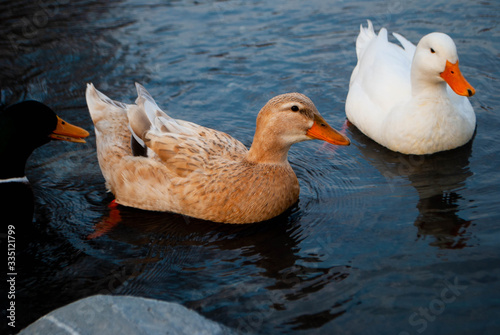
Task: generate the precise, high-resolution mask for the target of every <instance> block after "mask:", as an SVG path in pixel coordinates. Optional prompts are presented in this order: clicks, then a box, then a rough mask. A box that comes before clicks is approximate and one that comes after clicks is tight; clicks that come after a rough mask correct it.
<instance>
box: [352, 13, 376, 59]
mask: <svg viewBox="0 0 500 335" xmlns="http://www.w3.org/2000/svg"><path fill="white" fill-rule="evenodd" d="M366 21H367V22H368V27H366V28H365V27H363V25H360V27H359V35H358V38H357V39H356V55H357V56H358V59H360V58H361V56H362V54H363V51H364V50H365V49H366V47H367V46H368V44H369V43H370V42H371V40H372V39H374V38H375V37H377V35H376V34H375V30H373V23H372V21H370V20H366Z"/></svg>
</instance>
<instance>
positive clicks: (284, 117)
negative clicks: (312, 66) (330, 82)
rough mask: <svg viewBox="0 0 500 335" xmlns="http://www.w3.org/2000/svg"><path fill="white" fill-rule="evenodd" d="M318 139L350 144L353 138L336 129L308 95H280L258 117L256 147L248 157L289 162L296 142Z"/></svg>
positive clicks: (268, 161)
mask: <svg viewBox="0 0 500 335" xmlns="http://www.w3.org/2000/svg"><path fill="white" fill-rule="evenodd" d="M313 139H318V140H322V141H326V142H328V143H331V144H335V145H349V144H350V141H349V139H348V138H347V137H346V136H345V135H343V134H341V133H340V132H338V131H337V130H335V129H333V128H332V127H331V126H330V125H329V124H328V123H327V122H326V121H325V119H324V118H323V117H322V116H321V115H320V114H319V112H318V110H317V109H316V106H314V104H313V102H312V101H311V100H310V99H309V98H308V97H307V96H305V95H303V94H300V93H287V94H282V95H278V96H276V97H274V98H272V99H271V100H269V101H268V103H267V104H266V105H265V106H264V107H263V108H262V109H261V111H260V112H259V115H258V116H257V127H256V130H255V135H254V140H253V143H252V147H251V148H250V151H249V152H248V156H247V159H248V160H249V161H255V162H260V163H285V162H286V161H287V154H288V150H289V149H290V146H291V145H292V144H294V143H298V142H302V141H308V140H313Z"/></svg>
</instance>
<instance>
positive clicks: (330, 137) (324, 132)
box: [306, 115, 351, 145]
mask: <svg viewBox="0 0 500 335" xmlns="http://www.w3.org/2000/svg"><path fill="white" fill-rule="evenodd" d="M306 135H307V136H309V137H311V138H314V139H317V140H322V141H325V142H328V143H331V144H335V145H349V144H351V141H350V140H349V139H348V138H347V137H346V136H345V135H343V134H341V133H340V132H338V131H337V130H335V129H333V128H332V127H330V125H329V124H328V123H327V122H326V121H325V119H323V118H322V117H321V116H319V115H315V116H314V123H313V125H312V127H311V128H310V129H309V130H308V131H307V132H306Z"/></svg>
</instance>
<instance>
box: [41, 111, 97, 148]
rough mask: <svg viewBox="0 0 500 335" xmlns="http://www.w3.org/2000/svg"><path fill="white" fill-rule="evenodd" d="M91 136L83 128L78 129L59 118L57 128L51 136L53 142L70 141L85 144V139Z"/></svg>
mask: <svg viewBox="0 0 500 335" xmlns="http://www.w3.org/2000/svg"><path fill="white" fill-rule="evenodd" d="M87 136H89V132H88V131H86V130H85V129H83V128H80V127H77V126H74V125H72V124H71V123H68V122H66V121H64V120H63V119H61V118H60V117H59V116H58V117H57V127H56V129H55V130H54V131H53V132H52V134H50V135H49V137H50V138H51V139H53V140H59V141H68V142H75V143H85V140H84V139H83V138H85V137H87Z"/></svg>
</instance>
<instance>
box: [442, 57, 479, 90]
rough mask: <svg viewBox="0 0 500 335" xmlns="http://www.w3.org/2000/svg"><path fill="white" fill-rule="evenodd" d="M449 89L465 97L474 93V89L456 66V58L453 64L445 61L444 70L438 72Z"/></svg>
mask: <svg viewBox="0 0 500 335" xmlns="http://www.w3.org/2000/svg"><path fill="white" fill-rule="evenodd" d="M440 76H441V78H443V79H444V80H445V81H446V82H447V83H448V85H450V87H451V89H452V90H453V91H454V92H455V93H456V94H458V95H463V96H466V97H471V96H473V95H474V94H476V90H475V89H474V87H472V86H471V84H469V83H468V82H467V80H465V78H464V76H463V75H462V72H460V69H459V68H458V60H457V62H456V63H455V64H452V63H450V62H449V61H446V66H445V68H444V71H443V72H441V74H440Z"/></svg>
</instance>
